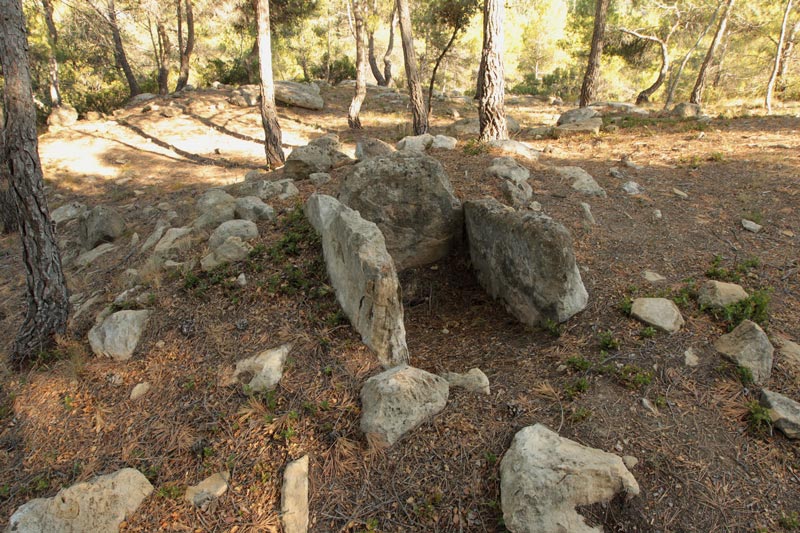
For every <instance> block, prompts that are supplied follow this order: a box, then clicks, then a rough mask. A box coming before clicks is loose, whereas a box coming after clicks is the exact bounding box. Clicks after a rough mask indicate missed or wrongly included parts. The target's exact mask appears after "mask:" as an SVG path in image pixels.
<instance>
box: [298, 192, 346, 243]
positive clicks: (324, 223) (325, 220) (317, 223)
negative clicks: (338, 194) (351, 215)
mask: <svg viewBox="0 0 800 533" xmlns="http://www.w3.org/2000/svg"><path fill="white" fill-rule="evenodd" d="M341 207H342V203H341V202H340V201H339V200H337V199H336V198H334V197H332V196H328V195H326V194H318V193H314V194H312V195H311V196H309V197H308V200H306V203H305V204H304V205H303V213H304V214H305V215H306V218H307V219H308V221H309V222H310V223H311V226H312V227H313V228H314V229H315V230H316V231H317V233H319V234H320V235H322V233H323V231H325V229H326V228H327V227H328V224H330V222H331V220H333V216H334V215H335V214H336V213H337V212H338V211H339V209H341Z"/></svg>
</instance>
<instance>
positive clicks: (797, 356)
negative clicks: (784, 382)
mask: <svg viewBox="0 0 800 533" xmlns="http://www.w3.org/2000/svg"><path fill="white" fill-rule="evenodd" d="M777 344H778V351H779V352H780V354H781V355H782V356H783V358H784V360H786V362H788V363H789V364H791V365H793V366H795V367H797V368H799V369H800V344H797V343H795V342H792V341H790V340H789V339H784V338H782V337H778V342H777Z"/></svg>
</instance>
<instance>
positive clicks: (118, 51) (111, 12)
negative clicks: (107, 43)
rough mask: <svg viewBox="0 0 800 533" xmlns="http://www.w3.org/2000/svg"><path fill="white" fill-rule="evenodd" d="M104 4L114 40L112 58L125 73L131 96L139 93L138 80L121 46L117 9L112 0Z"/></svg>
mask: <svg viewBox="0 0 800 533" xmlns="http://www.w3.org/2000/svg"><path fill="white" fill-rule="evenodd" d="M106 6H107V13H106V17H107V21H108V25H109V27H110V28H111V39H112V40H113V41H114V59H115V60H116V62H117V65H119V67H120V68H121V69H122V72H123V74H125V81H127V82H128V90H129V91H130V93H131V94H130V96H131V98H133V97H134V96H136V95H137V94H141V92H142V90H141V89H140V88H139V82H138V81H137V80H136V76H135V75H134V73H133V69H132V68H131V65H130V63H128V56H127V54H126V53H125V48H124V47H123V46H122V36H121V35H120V32H119V25H118V24H117V9H116V7H115V6H114V0H108V1H107V3H106Z"/></svg>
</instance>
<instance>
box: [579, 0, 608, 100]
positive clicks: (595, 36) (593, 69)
mask: <svg viewBox="0 0 800 533" xmlns="http://www.w3.org/2000/svg"><path fill="white" fill-rule="evenodd" d="M608 4H609V0H597V1H596V4H595V12H594V30H593V31H592V47H591V49H590V50H589V64H588V65H587V66H586V74H585V75H584V76H583V85H582V86H581V101H580V107H586V106H588V105H589V104H590V103H592V101H593V100H594V99H595V98H597V85H598V83H599V82H600V58H601V57H602V55H603V43H604V39H605V33H606V18H607V17H608Z"/></svg>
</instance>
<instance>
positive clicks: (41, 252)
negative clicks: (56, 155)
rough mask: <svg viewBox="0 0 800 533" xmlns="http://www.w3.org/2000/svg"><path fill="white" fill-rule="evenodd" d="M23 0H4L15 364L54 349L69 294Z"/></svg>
mask: <svg viewBox="0 0 800 533" xmlns="http://www.w3.org/2000/svg"><path fill="white" fill-rule="evenodd" d="M27 51H28V41H27V37H26V32H25V19H24V16H23V14H22V3H21V1H20V0H0V64H2V67H3V76H4V78H5V88H4V101H5V106H4V108H5V124H4V130H3V131H4V137H5V142H4V147H3V149H4V150H3V154H2V155H3V157H2V159H0V161H2V163H0V164H2V165H3V166H5V167H6V169H7V171H8V174H9V177H10V184H11V195H12V196H13V198H14V203H15V205H16V213H17V221H18V223H19V232H20V241H21V242H22V259H23V262H24V263H25V270H26V274H27V276H26V278H27V279H26V281H27V304H28V309H27V311H26V313H25V318H24V321H23V323H22V326H21V327H20V329H19V332H18V333H17V338H16V340H15V342H14V346H13V348H12V351H11V363H12V364H13V365H15V366H17V367H19V366H21V365H23V364H25V363H28V362H31V361H33V360H34V358H35V357H36V356H37V355H38V354H39V353H41V352H42V351H44V350H48V349H49V348H51V347H52V346H53V345H54V344H55V341H56V335H60V334H63V333H64V332H65V331H66V329H67V317H68V315H69V294H68V292H67V285H66V282H65V280H64V272H63V270H62V268H61V256H60V255H59V252H58V246H57V245H56V236H55V229H54V225H53V223H52V221H51V220H50V214H49V212H48V209H47V199H46V198H45V194H44V185H43V183H42V165H41V162H40V161H39V154H38V140H37V137H36V109H35V108H34V103H33V96H32V95H33V92H32V89H31V79H30V67H29V64H28V55H27Z"/></svg>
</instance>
